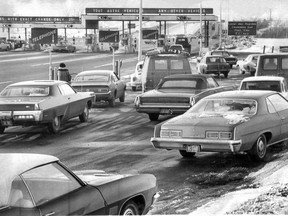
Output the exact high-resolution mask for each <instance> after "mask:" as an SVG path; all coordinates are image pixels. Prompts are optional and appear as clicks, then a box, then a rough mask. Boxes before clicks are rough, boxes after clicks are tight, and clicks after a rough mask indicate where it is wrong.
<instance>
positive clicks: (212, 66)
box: [197, 55, 230, 78]
mask: <svg viewBox="0 0 288 216" xmlns="http://www.w3.org/2000/svg"><path fill="white" fill-rule="evenodd" d="M197 67H198V71H199V72H200V73H203V74H215V75H218V76H219V75H220V74H223V75H224V77H225V78H227V77H228V74H229V72H230V65H229V64H228V63H227V62H226V60H225V58H224V57H222V56H211V55H207V56H204V57H203V58H202V59H201V61H200V62H199V63H198V65H197Z"/></svg>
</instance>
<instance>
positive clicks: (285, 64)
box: [282, 58, 288, 69]
mask: <svg viewBox="0 0 288 216" xmlns="http://www.w3.org/2000/svg"><path fill="white" fill-rule="evenodd" d="M282 69H288V58H282Z"/></svg>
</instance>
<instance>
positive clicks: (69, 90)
mask: <svg viewBox="0 0 288 216" xmlns="http://www.w3.org/2000/svg"><path fill="white" fill-rule="evenodd" d="M59 89H60V91H61V94H62V95H71V94H75V91H74V89H73V88H71V86H69V85H68V84H62V85H59Z"/></svg>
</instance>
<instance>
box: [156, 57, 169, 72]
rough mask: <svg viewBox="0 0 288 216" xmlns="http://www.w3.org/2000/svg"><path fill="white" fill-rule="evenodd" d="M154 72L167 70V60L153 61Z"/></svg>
mask: <svg viewBox="0 0 288 216" xmlns="http://www.w3.org/2000/svg"><path fill="white" fill-rule="evenodd" d="M154 64H155V70H167V69H168V62H167V59H155V60H154Z"/></svg>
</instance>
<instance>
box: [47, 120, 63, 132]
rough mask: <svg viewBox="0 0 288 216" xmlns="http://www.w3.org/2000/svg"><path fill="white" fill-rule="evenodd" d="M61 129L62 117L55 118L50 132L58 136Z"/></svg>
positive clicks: (49, 127)
mask: <svg viewBox="0 0 288 216" xmlns="http://www.w3.org/2000/svg"><path fill="white" fill-rule="evenodd" d="M60 127H61V119H60V116H55V117H54V118H53V120H52V122H51V123H49V125H48V130H49V132H50V133H53V134H57V133H58V132H59V130H60Z"/></svg>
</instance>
